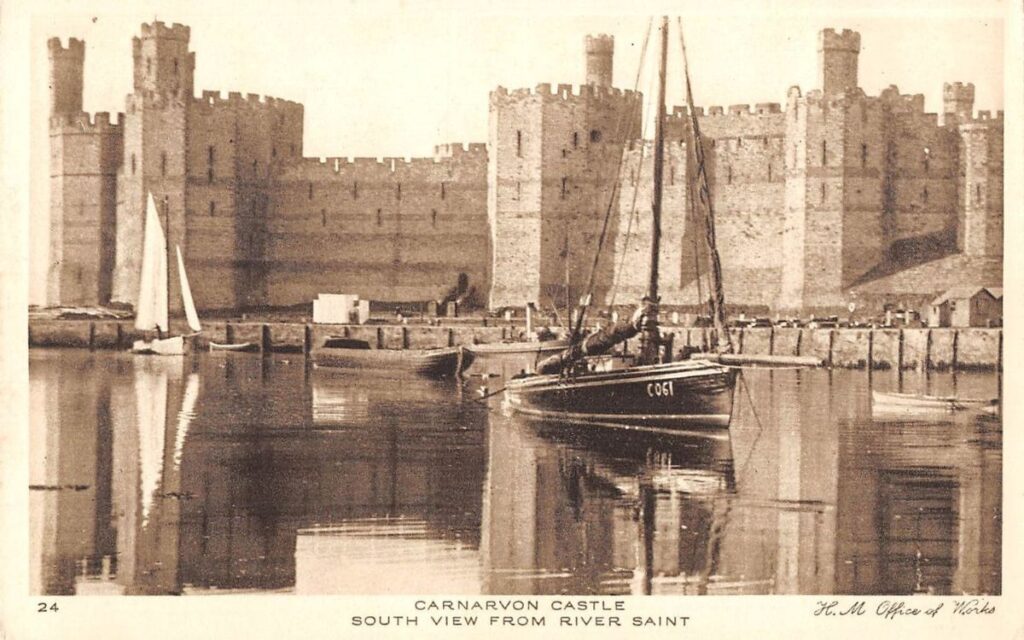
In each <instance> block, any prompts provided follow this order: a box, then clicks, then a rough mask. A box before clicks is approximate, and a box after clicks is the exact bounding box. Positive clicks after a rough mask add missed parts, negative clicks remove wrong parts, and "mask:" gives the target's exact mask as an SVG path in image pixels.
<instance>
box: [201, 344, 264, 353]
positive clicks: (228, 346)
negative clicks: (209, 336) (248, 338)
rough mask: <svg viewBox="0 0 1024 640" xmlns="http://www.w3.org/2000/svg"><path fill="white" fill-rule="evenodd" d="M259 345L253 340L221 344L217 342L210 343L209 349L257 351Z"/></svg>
mask: <svg viewBox="0 0 1024 640" xmlns="http://www.w3.org/2000/svg"><path fill="white" fill-rule="evenodd" d="M259 350H260V346H259V345H258V344H256V343H254V342H241V343H239V344H221V343H219V342H211V343H210V351H242V352H252V351H259Z"/></svg>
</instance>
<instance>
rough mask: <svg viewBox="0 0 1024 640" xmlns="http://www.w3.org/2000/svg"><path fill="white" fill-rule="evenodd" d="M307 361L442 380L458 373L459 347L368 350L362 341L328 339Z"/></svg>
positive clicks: (367, 345) (324, 366) (328, 365)
mask: <svg viewBox="0 0 1024 640" xmlns="http://www.w3.org/2000/svg"><path fill="white" fill-rule="evenodd" d="M310 359H311V360H312V361H313V366H314V367H318V368H326V369H332V368H333V369H361V370H367V371H379V372H382V373H413V374H418V375H422V376H427V377H431V378H444V377H449V376H454V375H456V374H457V373H458V368H459V363H460V348H459V347H448V348H443V349H371V348H370V345H369V343H367V342H366V341H364V340H352V339H349V338H340V337H329V338H327V339H326V340H324V342H323V344H321V345H319V346H317V347H315V348H313V349H312V350H311V351H310Z"/></svg>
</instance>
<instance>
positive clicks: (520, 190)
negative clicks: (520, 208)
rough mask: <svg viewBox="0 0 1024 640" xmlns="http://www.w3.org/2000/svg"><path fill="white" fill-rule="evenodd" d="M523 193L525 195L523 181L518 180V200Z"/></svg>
mask: <svg viewBox="0 0 1024 640" xmlns="http://www.w3.org/2000/svg"><path fill="white" fill-rule="evenodd" d="M522 195H523V183H522V182H517V183H516V200H518V199H519V198H520V197H521V196H522Z"/></svg>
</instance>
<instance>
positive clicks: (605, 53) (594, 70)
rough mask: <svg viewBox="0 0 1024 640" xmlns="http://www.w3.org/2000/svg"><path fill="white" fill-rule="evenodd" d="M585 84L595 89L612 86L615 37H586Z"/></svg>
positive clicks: (603, 35) (602, 35) (601, 35)
mask: <svg viewBox="0 0 1024 640" xmlns="http://www.w3.org/2000/svg"><path fill="white" fill-rule="evenodd" d="M586 50H587V84H590V85H594V86H596V87H611V86H612V62H613V58H614V55H615V37H614V36H609V35H605V34H603V33H602V34H600V35H596V36H592V35H588V36H587V38H586Z"/></svg>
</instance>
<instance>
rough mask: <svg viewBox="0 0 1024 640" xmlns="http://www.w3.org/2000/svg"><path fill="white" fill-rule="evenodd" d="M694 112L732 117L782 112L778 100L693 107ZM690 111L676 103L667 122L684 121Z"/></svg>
mask: <svg viewBox="0 0 1024 640" xmlns="http://www.w3.org/2000/svg"><path fill="white" fill-rule="evenodd" d="M693 109H694V112H695V113H696V114H697V117H698V118H705V117H716V118H718V117H733V116H739V117H743V116H751V117H755V118H756V117H759V116H770V115H778V114H780V113H782V105H781V104H779V103H778V102H758V103H756V104H754V105H753V106H751V105H749V104H732V105H729V107H728V109H725V108H723V107H720V106H713V107H708V108H707V111H705V109H704V107H694V108H693ZM689 117H690V112H689V109H687V108H686V107H685V106H680V105H676V106H674V107H672V112H671V113H669V114H668V116H667V119H668V121H669V122H678V121H685V120H687V119H689Z"/></svg>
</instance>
